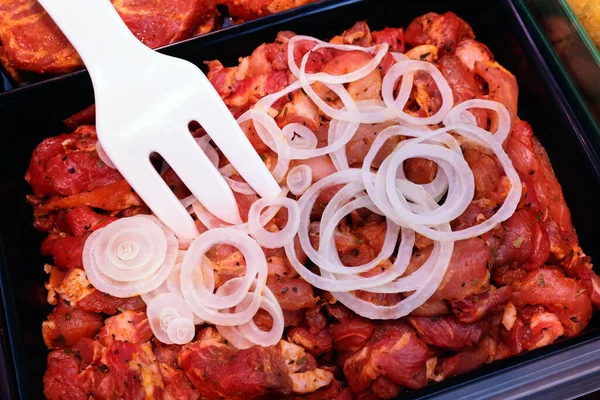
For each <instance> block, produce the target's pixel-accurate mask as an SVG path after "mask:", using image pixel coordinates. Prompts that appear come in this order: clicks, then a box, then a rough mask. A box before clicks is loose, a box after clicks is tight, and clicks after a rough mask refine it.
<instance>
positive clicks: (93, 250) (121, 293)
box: [83, 215, 178, 298]
mask: <svg viewBox="0 0 600 400" xmlns="http://www.w3.org/2000/svg"><path fill="white" fill-rule="evenodd" d="M148 221H150V222H151V223H154V224H155V225H156V226H158V227H159V228H160V232H161V233H160V236H162V237H160V236H158V235H157V236H153V237H152V239H151V240H153V241H164V242H165V243H166V244H165V251H164V253H160V254H154V253H152V256H155V257H157V259H159V260H160V265H159V266H158V268H157V269H156V270H155V272H154V273H153V274H152V275H151V276H145V274H144V273H143V272H142V273H141V274H140V275H138V276H143V278H140V279H139V280H135V281H117V280H115V279H112V278H110V277H108V276H107V275H106V274H104V273H103V272H102V270H103V269H106V267H107V265H99V260H102V262H110V258H109V257H105V256H104V255H103V256H102V257H100V259H98V255H99V254H101V253H102V252H106V251H108V250H109V249H108V248H107V247H104V245H105V244H106V243H107V241H106V237H104V236H105V235H106V234H107V232H108V234H109V235H110V234H111V233H112V232H113V229H110V230H106V229H107V228H108V227H110V226H112V225H113V224H117V227H124V226H128V225H130V224H132V226H133V228H136V229H137V227H139V226H142V225H143V226H147V222H148ZM139 223H141V224H140V225H138V224H139ZM152 232H154V230H152ZM136 233H140V232H139V230H137V231H136ZM177 252H178V243H177V238H176V237H175V235H174V234H173V233H172V232H171V231H169V230H168V229H167V228H166V227H165V226H164V225H163V224H162V223H161V222H160V221H159V220H158V218H156V217H152V216H147V215H137V216H135V217H129V218H122V219H120V220H118V221H115V222H113V223H112V224H110V225H108V226H107V227H105V228H101V229H98V230H97V231H95V232H93V233H92V234H91V235H90V236H89V237H88V238H87V240H86V242H85V245H84V248H83V267H84V270H85V272H86V275H87V277H88V279H89V281H90V282H91V283H92V285H94V287H95V288H96V289H98V290H100V291H102V292H105V293H108V294H110V295H112V296H115V297H121V298H126V297H134V296H137V295H140V294H145V293H149V292H151V291H153V290H155V289H157V288H158V287H159V286H160V285H161V284H162V283H163V282H164V281H165V280H166V279H167V277H168V276H169V274H170V273H171V270H172V269H173V266H174V265H175V260H176V259H177ZM138 254H139V253H138ZM113 258H114V257H113ZM142 259H144V260H145V259H147V255H143V256H142ZM107 260H108V261H107ZM150 261H152V262H154V260H152V259H149V262H150ZM109 267H110V268H114V267H116V266H115V265H110V266H109ZM140 268H141V269H142V270H143V268H145V264H143V265H139V266H137V268H136V269H134V270H133V271H134V272H133V273H134V274H135V273H137V272H136V270H137V269H140ZM152 268H155V266H153V267H152Z"/></svg>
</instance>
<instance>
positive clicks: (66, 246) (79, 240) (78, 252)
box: [42, 234, 89, 269]
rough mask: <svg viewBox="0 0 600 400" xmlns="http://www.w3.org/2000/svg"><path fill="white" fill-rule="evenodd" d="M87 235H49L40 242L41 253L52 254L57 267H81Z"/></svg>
mask: <svg viewBox="0 0 600 400" xmlns="http://www.w3.org/2000/svg"><path fill="white" fill-rule="evenodd" d="M88 236H89V234H86V235H83V236H80V237H73V236H66V235H64V236H63V235H50V236H48V237H47V238H46V239H45V240H44V241H43V242H42V255H44V256H52V257H53V258H54V265H55V266H57V267H58V268H61V269H73V268H80V269H83V261H82V254H83V246H84V245H85V241H86V240H87V238H88Z"/></svg>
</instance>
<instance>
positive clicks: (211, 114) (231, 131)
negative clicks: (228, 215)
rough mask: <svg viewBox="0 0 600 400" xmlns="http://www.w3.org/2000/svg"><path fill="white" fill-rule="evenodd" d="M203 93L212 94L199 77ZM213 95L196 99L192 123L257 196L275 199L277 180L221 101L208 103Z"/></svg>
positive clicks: (277, 191)
mask: <svg viewBox="0 0 600 400" xmlns="http://www.w3.org/2000/svg"><path fill="white" fill-rule="evenodd" d="M200 80H201V81H202V82H201V83H202V84H203V86H204V88H203V90H204V91H205V92H206V91H212V92H214V94H215V96H218V94H217V92H216V91H215V89H214V88H213V87H212V85H211V84H210V82H209V81H208V79H207V78H206V77H205V76H204V75H202V76H201V79H200ZM212 98H213V96H200V97H199V99H198V100H199V101H200V104H198V105H197V107H198V108H197V110H195V111H198V110H199V111H202V112H200V113H197V112H196V114H198V115H197V118H196V120H197V121H198V122H199V123H200V125H202V127H203V128H204V130H206V132H207V133H208V135H209V136H210V137H211V139H212V140H213V141H214V142H215V143H216V145H217V146H219V149H220V150H221V151H222V152H223V154H224V155H225V157H227V159H228V160H229V161H230V162H231V164H233V166H234V167H235V169H236V170H237V171H238V172H239V173H240V175H241V176H242V177H243V178H244V180H245V181H246V182H247V183H248V184H249V185H250V186H252V188H253V189H254V190H256V192H257V193H258V194H259V195H260V196H261V197H276V196H278V195H279V193H280V192H281V188H280V187H279V185H278V184H277V181H275V179H274V178H273V176H272V175H271V172H270V171H269V170H268V168H267V167H266V166H265V164H264V162H263V161H262V160H261V158H260V156H259V155H258V153H257V152H256V150H254V147H252V144H250V141H249V140H248V138H247V137H246V135H245V134H244V131H242V128H240V126H239V125H238V123H237V121H236V120H235V119H234V118H233V115H231V112H230V111H229V109H227V106H226V105H225V103H223V102H222V101H211V100H212Z"/></svg>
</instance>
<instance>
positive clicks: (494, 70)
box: [474, 61, 519, 132]
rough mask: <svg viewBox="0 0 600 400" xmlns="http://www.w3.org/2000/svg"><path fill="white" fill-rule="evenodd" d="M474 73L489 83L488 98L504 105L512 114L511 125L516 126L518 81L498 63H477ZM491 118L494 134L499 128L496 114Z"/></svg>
mask: <svg viewBox="0 0 600 400" xmlns="http://www.w3.org/2000/svg"><path fill="white" fill-rule="evenodd" d="M474 71H475V73H476V74H477V75H478V76H480V77H481V78H482V79H483V80H484V81H486V82H487V84H488V92H489V94H488V98H489V99H490V100H493V101H497V102H498V103H501V104H504V106H505V107H506V108H507V109H508V113H509V114H510V120H511V123H513V124H514V123H515V121H516V118H517V108H518V99H519V85H517V79H516V78H515V77H514V75H513V74H511V73H510V72H509V71H508V70H506V68H504V67H503V66H501V65H500V64H498V63H497V62H496V61H477V62H475V69H474ZM491 118H492V125H491V128H490V130H491V132H494V131H495V130H496V127H497V126H498V125H497V117H496V115H495V113H492V114H491Z"/></svg>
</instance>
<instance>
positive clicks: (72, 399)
mask: <svg viewBox="0 0 600 400" xmlns="http://www.w3.org/2000/svg"><path fill="white" fill-rule="evenodd" d="M80 366H81V360H80V359H78V358H76V357H75V354H73V353H72V352H71V351H69V352H68V353H67V352H66V351H64V350H55V351H53V352H51V353H50V354H48V363H47V365H46V373H45V374H44V379H43V383H44V396H45V397H46V398H47V399H48V400H80V399H81V400H86V399H88V398H89V395H88V393H87V392H86V391H85V390H84V389H83V388H81V387H80V385H79V382H78V380H77V375H78V374H79V367H80Z"/></svg>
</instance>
